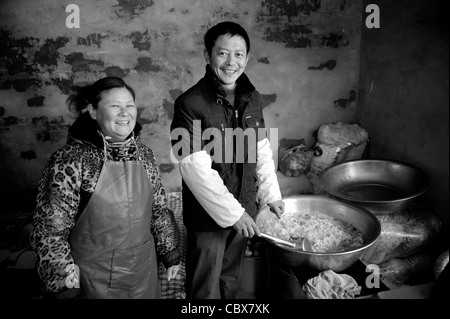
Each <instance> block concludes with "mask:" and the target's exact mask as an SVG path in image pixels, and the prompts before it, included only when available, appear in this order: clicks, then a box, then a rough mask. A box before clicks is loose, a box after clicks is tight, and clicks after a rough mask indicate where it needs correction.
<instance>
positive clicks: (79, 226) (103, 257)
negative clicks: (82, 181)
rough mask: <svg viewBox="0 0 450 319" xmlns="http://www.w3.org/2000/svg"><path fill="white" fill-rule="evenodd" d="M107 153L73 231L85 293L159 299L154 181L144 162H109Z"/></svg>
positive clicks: (72, 241) (74, 250)
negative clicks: (153, 229) (152, 229)
mask: <svg viewBox="0 0 450 319" xmlns="http://www.w3.org/2000/svg"><path fill="white" fill-rule="evenodd" d="M136 147H137V145H136ZM104 152H105V154H104V156H105V162H104V164H103V168H102V170H101V172H100V176H99V179H98V181H97V186H96V187H95V191H94V193H93V194H92V197H91V198H90V200H89V202H88V204H87V206H86V208H85V209H84V211H83V212H82V214H81V215H80V217H79V218H78V220H77V222H76V224H75V226H74V228H73V230H72V232H71V235H70V244H71V249H72V256H73V258H74V261H75V264H76V265H77V266H78V268H79V271H80V288H81V290H82V297H83V298H151V299H155V298H161V286H160V282H159V280H158V269H157V260H156V252H155V242H154V239H153V235H152V234H151V232H150V222H151V218H152V203H153V188H152V185H151V184H150V181H149V179H148V178H147V173H146V171H145V169H144V167H143V166H142V164H141V163H140V161H126V162H123V161H121V162H114V161H106V148H105V150H104ZM137 152H138V159H139V160H140V156H139V149H138V148H137Z"/></svg>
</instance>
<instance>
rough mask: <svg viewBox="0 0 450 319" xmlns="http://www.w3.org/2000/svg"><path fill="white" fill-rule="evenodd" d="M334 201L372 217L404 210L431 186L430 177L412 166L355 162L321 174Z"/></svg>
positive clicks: (367, 161) (371, 161)
mask: <svg viewBox="0 0 450 319" xmlns="http://www.w3.org/2000/svg"><path fill="white" fill-rule="evenodd" d="M319 179H320V182H321V185H322V187H323V189H324V191H326V192H327V193H328V194H329V195H330V196H331V197H333V198H335V199H338V200H341V201H346V202H348V203H350V204H354V205H358V206H360V207H363V208H366V209H368V210H369V211H370V212H372V213H373V214H376V215H377V214H390V213H395V212H399V211H401V210H403V209H404V208H405V207H407V206H408V205H410V204H411V203H412V202H413V201H414V200H415V199H416V198H417V197H418V196H420V195H422V194H423V193H424V192H425V191H426V190H427V189H428V185H429V179H428V176H427V175H426V174H425V173H424V172H423V171H422V170H420V169H418V168H417V167H414V166H412V165H410V164H406V163H402V162H398V161H390V160H353V161H348V162H344V163H340V164H337V165H334V166H331V167H328V168H326V169H325V170H323V171H322V172H321V173H320V174H319Z"/></svg>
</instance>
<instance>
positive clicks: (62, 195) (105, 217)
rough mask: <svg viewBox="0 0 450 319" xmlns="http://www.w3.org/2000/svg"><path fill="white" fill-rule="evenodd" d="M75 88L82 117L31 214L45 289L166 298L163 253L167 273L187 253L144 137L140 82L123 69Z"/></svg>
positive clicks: (55, 158)
mask: <svg viewBox="0 0 450 319" xmlns="http://www.w3.org/2000/svg"><path fill="white" fill-rule="evenodd" d="M75 89H76V91H75V93H74V94H72V95H70V96H69V98H68V100H67V101H68V104H69V107H70V109H71V110H72V111H75V112H77V113H78V114H79V117H78V119H77V120H76V121H75V123H74V124H73V125H72V126H71V127H70V128H69V136H68V140H67V143H66V145H65V146H64V147H62V148H61V149H60V150H58V151H56V152H55V153H54V154H53V155H52V156H51V158H50V160H49V162H48V164H47V166H46V168H45V169H44V172H43V177H42V179H41V181H40V183H39V191H38V196H37V207H36V210H35V212H34V216H33V233H32V236H31V242H32V246H33V249H34V252H35V255H36V258H37V268H38V272H39V275H40V278H41V280H42V282H43V287H44V292H46V293H47V294H46V295H48V296H50V297H54V298H71V297H74V296H75V295H78V294H79V293H80V292H81V295H80V297H82V298H159V297H160V293H161V292H160V290H161V287H160V284H159V281H158V271H157V260H161V261H162V262H163V263H164V265H165V266H166V268H167V275H168V279H169V280H170V279H171V278H174V277H175V275H176V274H177V272H178V268H179V261H180V256H179V254H178V250H177V247H176V246H175V236H174V233H173V225H172V224H171V220H170V218H169V216H168V215H167V214H168V213H167V207H166V204H165V190H164V188H163V186H162V185H161V177H160V174H159V171H158V168H157V164H156V161H155V156H154V154H153V152H152V150H151V149H150V148H148V147H147V146H145V145H143V144H142V143H141V141H140V138H139V132H140V130H141V126H140V125H139V124H138V123H137V122H136V117H137V108H136V104H135V94H134V91H133V89H132V88H131V87H130V86H128V85H127V84H126V83H125V82H124V81H123V80H122V79H120V78H116V77H106V78H103V79H100V80H98V81H97V82H95V83H93V84H92V85H87V86H84V87H77V88H75ZM157 258H158V259H157ZM78 280H79V281H78ZM78 283H79V284H78ZM78 287H79V289H78Z"/></svg>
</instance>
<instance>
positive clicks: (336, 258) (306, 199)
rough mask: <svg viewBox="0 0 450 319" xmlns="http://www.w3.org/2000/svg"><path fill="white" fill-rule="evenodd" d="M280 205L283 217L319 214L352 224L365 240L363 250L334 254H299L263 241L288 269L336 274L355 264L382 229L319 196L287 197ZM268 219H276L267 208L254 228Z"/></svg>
mask: <svg viewBox="0 0 450 319" xmlns="http://www.w3.org/2000/svg"><path fill="white" fill-rule="evenodd" d="M283 201H284V203H285V213H286V214H288V213H295V212H303V213H313V212H320V213H323V214H326V215H328V216H331V217H333V218H336V219H337V220H340V221H343V222H346V223H349V224H351V225H352V226H354V227H355V228H356V229H358V230H359V231H360V232H361V233H362V235H363V238H364V244H363V246H361V247H359V248H357V249H353V250H349V251H344V252H337V253H323V252H307V251H301V250H296V249H293V248H289V247H287V246H283V245H282V244H279V243H277V242H275V241H272V240H270V239H265V241H266V242H267V244H268V245H267V247H268V249H270V252H271V253H272V254H273V255H274V256H275V257H276V258H277V259H278V260H280V261H282V262H283V263H284V264H286V265H287V266H289V267H292V268H297V267H304V268H305V269H310V270H317V271H323V270H328V269H331V270H333V271H336V272H339V271H342V270H345V269H347V268H349V267H350V266H352V265H353V264H354V263H356V262H357V261H358V260H359V259H360V258H361V257H362V255H363V253H364V251H365V250H366V249H367V248H368V247H370V246H371V245H372V244H373V243H374V242H375V241H376V240H377V238H378V237H379V236H380V233H381V225H380V222H379V220H378V219H377V218H376V217H375V216H374V215H373V214H371V213H370V212H369V211H367V210H366V209H363V208H359V207H355V206H352V205H350V204H347V203H343V202H341V201H338V200H335V199H332V198H329V197H326V196H320V195H296V196H289V197H286V198H284V199H283ZM271 218H277V217H276V216H275V215H274V214H273V213H272V212H271V211H270V210H269V208H267V207H266V208H264V209H262V210H261V211H260V212H259V213H258V215H257V216H256V219H255V220H256V224H257V225H258V227H260V228H263V227H264V226H263V225H265V224H266V222H267V220H268V219H271Z"/></svg>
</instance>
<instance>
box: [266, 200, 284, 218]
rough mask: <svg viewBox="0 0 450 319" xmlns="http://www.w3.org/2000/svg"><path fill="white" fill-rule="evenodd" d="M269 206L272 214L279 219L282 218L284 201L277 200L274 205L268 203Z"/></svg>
mask: <svg viewBox="0 0 450 319" xmlns="http://www.w3.org/2000/svg"><path fill="white" fill-rule="evenodd" d="M267 206H269V207H270V210H271V211H272V213H274V214H275V215H277V217H278V218H281V214H283V213H284V202H283V201H282V200H277V201H275V202H272V203H268V204H267Z"/></svg>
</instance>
